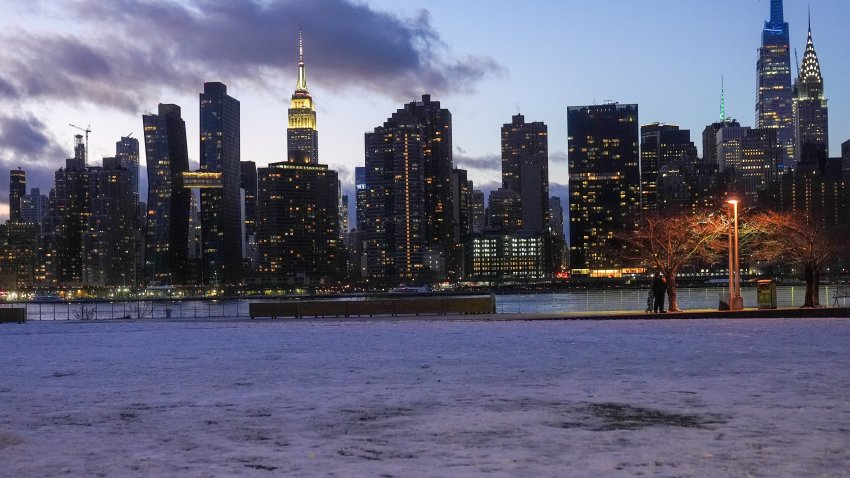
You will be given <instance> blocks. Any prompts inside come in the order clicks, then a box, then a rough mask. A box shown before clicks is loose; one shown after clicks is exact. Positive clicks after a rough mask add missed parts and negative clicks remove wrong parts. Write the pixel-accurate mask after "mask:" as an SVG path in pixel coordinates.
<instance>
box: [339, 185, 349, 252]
mask: <svg viewBox="0 0 850 478" xmlns="http://www.w3.org/2000/svg"><path fill="white" fill-rule="evenodd" d="M339 228H340V231H339V232H340V234H341V235H342V237H343V241H346V240H348V239H346V238H347V237H348V231H349V224H348V194H343V195H342V198H341V199H340V201H339Z"/></svg>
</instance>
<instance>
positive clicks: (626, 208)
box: [567, 103, 640, 273]
mask: <svg viewBox="0 0 850 478" xmlns="http://www.w3.org/2000/svg"><path fill="white" fill-rule="evenodd" d="M567 130H568V155H569V174H570V206H569V207H570V267H572V268H573V269H574V270H575V269H579V270H584V271H587V270H589V272H590V273H593V272H592V270H593V269H611V268H614V267H617V266H618V264H617V263H616V261H614V260H613V259H612V258H611V257H610V255H609V254H608V251H607V250H606V248H607V247H608V245H609V241H610V240H611V239H612V238H613V237H614V235H615V234H616V233H618V232H620V231H627V230H629V229H633V228H635V227H637V224H638V220H639V218H640V154H639V147H640V143H639V141H640V139H639V138H640V136H639V133H640V131H639V127H638V105H634V104H630V105H621V104H617V103H613V104H605V105H593V106H571V107H569V108H568V109H567Z"/></svg>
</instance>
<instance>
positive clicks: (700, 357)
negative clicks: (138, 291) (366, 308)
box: [0, 319, 850, 477]
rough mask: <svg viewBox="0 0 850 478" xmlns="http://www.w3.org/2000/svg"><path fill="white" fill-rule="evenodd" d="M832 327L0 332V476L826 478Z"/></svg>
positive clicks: (832, 416) (845, 460) (462, 325)
mask: <svg viewBox="0 0 850 478" xmlns="http://www.w3.org/2000/svg"><path fill="white" fill-rule="evenodd" d="M848 344H850V321H848V320H840V319H820V320H776V319H773V320H700V321H687V320H664V321H601V322H573V321H554V322H523V321H516V322H484V321H437V320H433V321H432V320H429V319H420V320H381V321H332V320H326V321H303V322H302V321H277V322H273V321H262V322H258V321H240V320H232V321H226V320H218V321H214V320H199V321H188V320H184V321H172V322H169V321H147V322H111V321H110V322H55V323H44V322H31V323H27V324H25V325H15V324H9V325H3V326H0V357H2V366H0V476H3V477H27V476H34V477H49V476H59V475H63V476H119V477H133V476H195V477H204V476H233V475H239V476H339V477H356V476H395V477H410V476H434V477H442V476H488V477H489V476H493V477H500V476H535V477H538V476H539V477H547V476H677V477H685V476H693V477H712V476H718V477H726V476H765V477H782V476H788V477H797V476H847V475H848V474H850V402H848V398H847V395H848V391H850V348H848Z"/></svg>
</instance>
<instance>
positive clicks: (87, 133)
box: [68, 123, 91, 166]
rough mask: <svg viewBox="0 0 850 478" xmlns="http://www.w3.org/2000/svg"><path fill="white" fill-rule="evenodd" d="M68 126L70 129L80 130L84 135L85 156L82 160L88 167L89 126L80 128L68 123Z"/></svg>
mask: <svg viewBox="0 0 850 478" xmlns="http://www.w3.org/2000/svg"><path fill="white" fill-rule="evenodd" d="M68 126H70V127H72V128H76V129H78V130H80V131H82V132H84V133H85V134H86V156H85V157H84V158H83V160H84V161H85V162H86V166H88V165H89V133H91V125H88V126H86V127H85V128H80V127H79V126H77V125H74V124H71V123H68Z"/></svg>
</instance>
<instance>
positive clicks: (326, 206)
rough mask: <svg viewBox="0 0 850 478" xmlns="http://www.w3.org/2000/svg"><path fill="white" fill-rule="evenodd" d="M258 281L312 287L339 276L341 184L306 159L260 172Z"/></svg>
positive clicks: (333, 172)
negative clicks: (306, 162)
mask: <svg viewBox="0 0 850 478" xmlns="http://www.w3.org/2000/svg"><path fill="white" fill-rule="evenodd" d="M257 179H258V183H259V186H258V190H257V243H258V248H259V268H258V271H259V276H260V279H261V280H262V281H263V283H264V284H265V285H269V286H283V285H311V284H326V283H329V282H333V281H334V280H335V279H337V277H338V273H339V261H340V256H339V253H340V240H339V236H340V234H339V193H338V185H339V179H338V177H337V173H336V172H335V171H332V170H330V169H328V167H327V165H323V164H304V157H303V156H301V157H291V160H290V161H286V162H280V163H272V164H269V165H268V167H265V168H258V169H257Z"/></svg>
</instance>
